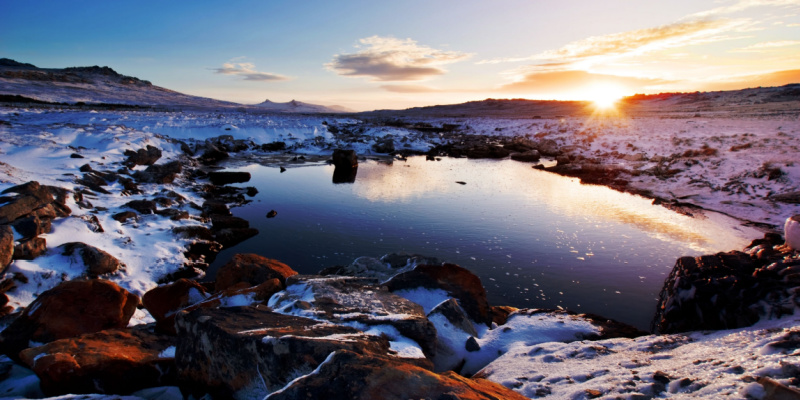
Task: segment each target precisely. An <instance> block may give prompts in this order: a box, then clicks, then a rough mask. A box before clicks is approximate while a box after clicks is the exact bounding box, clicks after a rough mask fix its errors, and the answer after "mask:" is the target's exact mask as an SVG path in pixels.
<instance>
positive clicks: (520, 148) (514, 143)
mask: <svg viewBox="0 0 800 400" xmlns="http://www.w3.org/2000/svg"><path fill="white" fill-rule="evenodd" d="M503 147H505V148H506V149H508V150H510V151H516V152H518V153H526V152H529V151H531V150H535V149H536V142H534V141H532V140H530V139H528V138H524V137H520V136H517V137H514V138H513V139H511V141H509V142H506V143H504V144H503ZM512 158H513V157H512Z"/></svg>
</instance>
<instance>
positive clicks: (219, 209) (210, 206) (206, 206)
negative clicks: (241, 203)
mask: <svg viewBox="0 0 800 400" xmlns="http://www.w3.org/2000/svg"><path fill="white" fill-rule="evenodd" d="M202 208H203V216H206V217H208V216H212V215H231V210H230V209H229V208H228V205H227V204H225V202H224V201H220V200H215V199H212V200H206V201H205V202H203V207H202Z"/></svg>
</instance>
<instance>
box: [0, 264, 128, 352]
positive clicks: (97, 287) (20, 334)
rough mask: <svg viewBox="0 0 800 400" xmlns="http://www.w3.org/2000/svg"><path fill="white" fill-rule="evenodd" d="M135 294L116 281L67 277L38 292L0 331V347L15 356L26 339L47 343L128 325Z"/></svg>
mask: <svg viewBox="0 0 800 400" xmlns="http://www.w3.org/2000/svg"><path fill="white" fill-rule="evenodd" d="M138 304H139V297H138V296H136V295H135V294H133V293H129V292H128V291H127V290H125V289H123V288H121V287H119V286H117V284H116V283H113V282H109V281H105V280H101V279H90V280H86V281H68V282H63V283H61V284H60V285H58V286H56V287H54V288H52V289H50V290H48V291H46V292H44V293H42V294H41V295H39V297H38V298H36V300H34V301H33V302H32V303H31V304H30V305H28V307H26V308H25V310H24V311H23V312H22V314H21V315H20V316H19V317H18V318H17V319H16V320H14V322H12V323H11V325H9V326H8V328H6V329H5V330H4V331H2V332H0V350H2V352H3V353H5V354H6V355H8V356H9V357H11V358H13V359H16V358H17V356H18V354H19V352H20V351H21V350H23V349H25V348H27V347H28V346H29V341H31V340H32V341H35V342H40V343H47V342H51V341H53V340H57V339H65V338H71V337H76V336H79V335H82V334H85V333H93V332H99V331H101V330H105V329H112V328H124V327H126V326H128V321H129V320H130V319H131V316H132V315H133V313H134V311H136V306H137V305H138Z"/></svg>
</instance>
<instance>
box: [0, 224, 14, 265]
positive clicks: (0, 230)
mask: <svg viewBox="0 0 800 400" xmlns="http://www.w3.org/2000/svg"><path fill="white" fill-rule="evenodd" d="M13 256H14V231H12V230H11V227H10V226H8V225H0V274H2V273H3V272H5V270H6V268H8V265H9V264H11V260H12V257H13Z"/></svg>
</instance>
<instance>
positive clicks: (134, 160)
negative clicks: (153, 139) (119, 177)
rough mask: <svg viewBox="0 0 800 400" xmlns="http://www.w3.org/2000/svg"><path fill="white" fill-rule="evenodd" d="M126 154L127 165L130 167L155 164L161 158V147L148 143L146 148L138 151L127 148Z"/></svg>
mask: <svg viewBox="0 0 800 400" xmlns="http://www.w3.org/2000/svg"><path fill="white" fill-rule="evenodd" d="M124 154H125V155H126V156H128V159H127V160H125V165H127V166H129V167H133V166H136V165H153V164H155V163H156V161H158V159H159V158H161V149H159V148H158V147H154V146H151V145H147V147H146V148H144V149H139V150H136V151H133V150H125V153H124Z"/></svg>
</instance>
